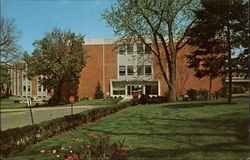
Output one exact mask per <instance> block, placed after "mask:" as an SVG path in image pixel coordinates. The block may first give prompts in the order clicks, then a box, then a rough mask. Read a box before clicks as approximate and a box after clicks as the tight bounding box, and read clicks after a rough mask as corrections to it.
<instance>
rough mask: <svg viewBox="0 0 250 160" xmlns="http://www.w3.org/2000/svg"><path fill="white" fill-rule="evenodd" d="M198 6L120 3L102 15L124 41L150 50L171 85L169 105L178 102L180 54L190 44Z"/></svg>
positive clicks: (182, 1) (150, 0)
mask: <svg viewBox="0 0 250 160" xmlns="http://www.w3.org/2000/svg"><path fill="white" fill-rule="evenodd" d="M198 6H199V2H198V1H197V0H164V1H163V0H118V3H117V4H116V5H113V6H112V7H111V9H110V10H106V11H105V12H104V13H103V18H104V19H105V20H106V21H107V23H108V24H109V25H110V26H111V27H113V28H114V29H115V33H116V34H117V35H119V36H121V37H122V38H121V41H123V40H127V42H129V43H131V42H133V40H134V41H140V42H142V43H144V44H145V45H146V46H147V47H149V48H151V51H152V54H154V56H155V58H156V59H157V60H158V62H159V66H160V69H161V72H162V75H163V77H164V80H165V81H166V83H167V85H168V92H169V93H168V94H169V100H170V101H176V61H177V59H176V58H177V54H178V53H179V51H180V50H181V49H182V48H183V47H184V46H185V45H186V44H187V41H186V40H187V39H186V33H187V31H188V30H189V28H190V27H191V26H192V25H193V23H194V21H195V20H194V19H193V15H192V14H193V13H192V9H194V8H196V7H198ZM147 40H150V41H151V43H153V45H152V46H150V45H148V43H147Z"/></svg>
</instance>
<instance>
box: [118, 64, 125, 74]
mask: <svg viewBox="0 0 250 160" xmlns="http://www.w3.org/2000/svg"><path fill="white" fill-rule="evenodd" d="M125 73H126V70H125V66H119V75H120V76H124V75H125Z"/></svg>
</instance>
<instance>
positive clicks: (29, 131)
mask: <svg viewBox="0 0 250 160" xmlns="http://www.w3.org/2000/svg"><path fill="white" fill-rule="evenodd" d="M129 106H131V103H130V102H126V103H121V104H115V105H111V106H108V107H103V108H95V109H92V110H89V111H85V112H81V113H78V114H74V115H69V116H64V117H62V118H57V119H53V120H50V121H45V122H42V123H39V124H34V125H28V126H24V127H22V128H12V129H8V130H5V131H0V144H1V146H0V159H2V158H4V157H7V156H8V155H10V154H14V153H18V152H20V151H23V150H24V149H25V147H27V146H29V145H31V144H35V143H37V142H39V141H42V140H46V139H48V138H50V137H53V136H55V135H57V134H59V133H61V132H64V131H67V130H71V129H75V128H76V127H78V126H80V125H81V124H87V123H88V122H93V121H96V120H98V119H100V118H102V117H105V116H107V115H110V114H112V113H115V112H118V111H119V110H122V109H124V108H127V107H129Z"/></svg>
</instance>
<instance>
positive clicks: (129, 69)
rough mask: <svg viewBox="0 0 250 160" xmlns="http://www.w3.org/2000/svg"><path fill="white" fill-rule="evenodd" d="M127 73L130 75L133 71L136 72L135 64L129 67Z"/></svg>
mask: <svg viewBox="0 0 250 160" xmlns="http://www.w3.org/2000/svg"><path fill="white" fill-rule="evenodd" d="M127 73H128V75H133V73H134V70H133V66H128V67H127Z"/></svg>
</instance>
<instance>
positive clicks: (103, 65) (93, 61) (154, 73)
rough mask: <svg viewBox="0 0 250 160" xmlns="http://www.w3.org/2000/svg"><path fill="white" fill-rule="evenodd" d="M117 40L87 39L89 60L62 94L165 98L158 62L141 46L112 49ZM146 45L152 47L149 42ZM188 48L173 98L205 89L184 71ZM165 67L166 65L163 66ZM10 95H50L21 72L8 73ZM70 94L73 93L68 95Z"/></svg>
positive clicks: (190, 72)
mask: <svg viewBox="0 0 250 160" xmlns="http://www.w3.org/2000/svg"><path fill="white" fill-rule="evenodd" d="M116 40H117V39H87V40H85V45H84V48H85V49H86V51H87V55H88V56H89V57H88V58H87V60H86V67H84V68H83V69H82V71H81V72H80V78H79V80H78V83H77V84H76V86H65V87H64V91H63V92H64V93H65V94H67V95H70V94H71V91H70V89H74V90H75V91H74V93H76V95H75V96H77V97H78V98H79V99H82V98H85V97H93V96H94V93H95V89H96V87H97V84H98V83H99V84H100V86H101V88H102V91H103V92H104V95H105V96H106V97H108V96H113V97H114V96H122V97H125V96H132V93H133V91H139V92H141V93H142V94H148V95H151V96H165V95H167V91H168V87H167V83H166V82H165V80H164V78H163V76H162V73H161V70H160V67H159V63H158V60H157V59H156V57H155V56H154V55H153V54H151V52H150V49H149V48H147V47H146V46H145V45H144V44H142V43H136V44H120V45H116V44H115V41H116ZM148 44H149V45H152V44H151V43H150V42H149V43H148ZM192 50H193V49H192V48H191V47H188V46H187V47H184V48H183V49H182V50H181V51H180V52H179V55H178V57H177V68H176V71H177V75H176V79H177V80H176V85H177V86H176V90H177V96H181V95H183V94H185V93H186V90H188V89H191V88H193V89H201V88H203V89H208V88H209V79H208V78H202V79H198V78H196V77H194V71H193V69H190V68H188V67H187V66H188V64H187V59H186V57H185V55H186V54H189V53H191V52H192ZM164 66H165V67H166V64H164ZM11 76H12V85H11V90H12V95H14V96H19V97H29V96H32V97H36V98H49V97H50V96H51V94H52V93H51V92H49V93H48V90H47V89H46V88H44V87H43V86H42V85H41V84H40V83H39V79H40V78H43V77H42V76H38V77H33V78H32V79H31V80H29V79H28V78H27V76H26V73H25V72H24V71H14V70H13V71H11ZM221 87H222V81H221V78H217V79H215V80H213V85H212V90H213V91H215V90H218V89H220V88H221ZM72 93H73V92H72Z"/></svg>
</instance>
